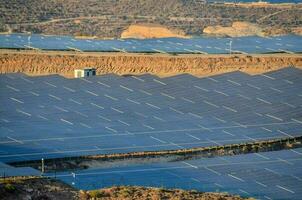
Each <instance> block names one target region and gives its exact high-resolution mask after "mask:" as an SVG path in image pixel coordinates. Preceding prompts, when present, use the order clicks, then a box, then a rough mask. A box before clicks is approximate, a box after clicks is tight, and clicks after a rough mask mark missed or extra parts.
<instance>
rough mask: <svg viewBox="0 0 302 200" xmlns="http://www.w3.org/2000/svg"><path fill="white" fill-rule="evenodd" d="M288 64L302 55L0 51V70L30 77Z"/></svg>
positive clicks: (208, 71)
mask: <svg viewBox="0 0 302 200" xmlns="http://www.w3.org/2000/svg"><path fill="white" fill-rule="evenodd" d="M288 66H296V67H298V68H302V55H301V54H261V55H256V54H255V55H200V54H191V55H189V54H188V55H168V54H130V53H76V52H66V51H65V52H50V51H41V52H37V51H14V50H0V73H16V72H22V73H26V74H28V75H33V76H37V75H49V74H60V75H63V76H66V77H73V74H74V69H79V68H85V67H94V68H96V70H97V74H99V75H100V74H107V73H116V74H119V75H125V74H144V73H151V74H155V75H158V76H173V75H177V74H182V73H189V74H192V75H195V76H200V77H201V76H209V75H214V74H220V73H226V72H232V71H236V70H240V71H243V72H247V73H250V74H257V73H263V72H267V71H271V70H278V69H281V68H283V67H288Z"/></svg>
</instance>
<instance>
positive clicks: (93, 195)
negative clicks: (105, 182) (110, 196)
mask: <svg viewBox="0 0 302 200" xmlns="http://www.w3.org/2000/svg"><path fill="white" fill-rule="evenodd" d="M89 194H90V197H91V198H102V197H105V196H106V194H105V192H104V191H100V190H93V191H91V192H89Z"/></svg>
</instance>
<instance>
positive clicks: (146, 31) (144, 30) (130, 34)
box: [121, 24, 188, 39]
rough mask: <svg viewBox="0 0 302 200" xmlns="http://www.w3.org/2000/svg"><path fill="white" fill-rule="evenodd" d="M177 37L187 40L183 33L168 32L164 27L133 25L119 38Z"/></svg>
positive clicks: (176, 31)
mask: <svg viewBox="0 0 302 200" xmlns="http://www.w3.org/2000/svg"><path fill="white" fill-rule="evenodd" d="M167 37H178V38H188V37H187V36H186V35H185V33H184V32H183V31H179V30H170V29H168V28H166V27H164V26H158V25H150V24H135V25H131V26H129V27H128V28H127V29H126V30H125V31H123V33H122V35H121V38H138V39H146V38H167Z"/></svg>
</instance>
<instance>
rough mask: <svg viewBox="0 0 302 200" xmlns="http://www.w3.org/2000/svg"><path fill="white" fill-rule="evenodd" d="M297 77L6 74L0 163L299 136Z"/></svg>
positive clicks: (0, 87)
mask: <svg viewBox="0 0 302 200" xmlns="http://www.w3.org/2000/svg"><path fill="white" fill-rule="evenodd" d="M301 74H302V72H301V70H300V69H297V68H293V67H291V68H285V69H281V70H278V71H274V72H269V73H266V74H262V75H257V76H250V75H247V74H244V73H241V72H232V73H226V74H222V75H217V76H211V77H205V78H197V77H194V76H191V75H188V74H183V75H178V76H174V77H169V78H159V77H157V76H153V75H149V74H146V75H141V76H117V75H113V74H109V75H103V76H95V77H90V78H84V79H65V78H63V77H61V76H57V75H51V76H41V77H29V76H26V75H24V74H2V75H0V103H1V108H0V114H1V116H0V125H1V126H0V138H1V141H0V151H1V155H0V161H2V162H12V161H24V160H33V159H41V158H55V157H65V156H79V155H92V154H105V153H126V152H133V151H152V150H164V149H181V148H191V147H201V146H216V145H224V144H234V143H242V142H253V141H257V140H266V139H274V138H285V137H286V138H287V137H294V136H300V135H301V130H302V106H301V102H302V101H301V100H302V92H301V88H302V79H301V77H302V76H301Z"/></svg>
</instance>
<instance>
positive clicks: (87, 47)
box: [0, 34, 302, 54]
mask: <svg viewBox="0 0 302 200" xmlns="http://www.w3.org/2000/svg"><path fill="white" fill-rule="evenodd" d="M231 40H232V46H231V47H230V41H231ZM301 46H302V44H301V36H295V35H287V36H279V37H270V38H267V37H266V38H264V37H254V36H253V37H240V38H232V39H230V38H211V37H210V38H209V37H200V38H191V39H181V38H163V39H146V40H136V39H126V40H83V39H75V38H72V37H68V36H42V35H35V34H33V35H24V34H11V35H0V47H1V48H17V49H19V48H38V49H46V50H47V49H51V50H77V51H104V52H108V51H109V52H110V51H120V52H156V53H169V52H176V53H202V54H204V53H209V54H213V53H215V54H217V53H229V52H230V50H231V51H232V52H240V53H269V52H287V53H288V52H296V53H299V52H302V47H301ZM230 48H231V49H230Z"/></svg>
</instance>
